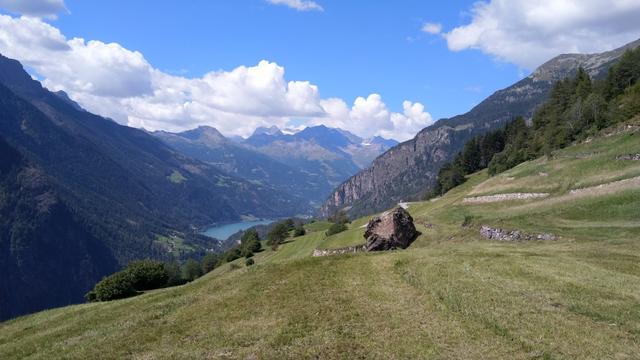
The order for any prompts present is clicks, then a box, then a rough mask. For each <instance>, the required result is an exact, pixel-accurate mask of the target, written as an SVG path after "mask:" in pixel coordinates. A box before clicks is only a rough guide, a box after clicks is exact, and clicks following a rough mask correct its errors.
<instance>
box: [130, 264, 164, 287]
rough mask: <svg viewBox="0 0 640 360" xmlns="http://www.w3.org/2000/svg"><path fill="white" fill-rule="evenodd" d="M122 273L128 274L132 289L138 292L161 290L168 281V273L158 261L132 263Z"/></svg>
mask: <svg viewBox="0 0 640 360" xmlns="http://www.w3.org/2000/svg"><path fill="white" fill-rule="evenodd" d="M124 271H125V272H127V273H128V274H129V278H130V279H131V283H132V285H133V288H134V289H136V290H138V291H143V290H151V289H158V288H161V287H163V286H165V285H167V280H169V273H168V272H167V270H166V269H165V267H164V264H163V263H161V262H159V261H154V260H139V261H133V262H131V263H129V265H128V266H127V268H126V269H125V270H124Z"/></svg>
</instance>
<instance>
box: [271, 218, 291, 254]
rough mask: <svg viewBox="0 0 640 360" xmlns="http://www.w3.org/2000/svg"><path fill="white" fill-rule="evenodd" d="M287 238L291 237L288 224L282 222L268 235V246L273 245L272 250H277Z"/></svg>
mask: <svg viewBox="0 0 640 360" xmlns="http://www.w3.org/2000/svg"><path fill="white" fill-rule="evenodd" d="M287 237H289V226H288V223H287V222H280V223H278V224H276V226H274V227H273V229H271V231H270V232H269V234H268V235H267V245H271V248H272V249H274V250H275V249H277V248H278V245H280V244H282V242H284V239H286V238H287Z"/></svg>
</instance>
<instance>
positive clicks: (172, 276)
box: [164, 262, 186, 286]
mask: <svg viewBox="0 0 640 360" xmlns="http://www.w3.org/2000/svg"><path fill="white" fill-rule="evenodd" d="M164 268H165V270H167V274H168V275H169V276H168V278H167V286H177V285H182V284H184V283H185V282H186V281H185V280H184V279H183V278H182V271H181V270H180V265H178V263H176V262H171V263H168V264H164Z"/></svg>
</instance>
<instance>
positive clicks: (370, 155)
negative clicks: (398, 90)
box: [244, 125, 397, 198]
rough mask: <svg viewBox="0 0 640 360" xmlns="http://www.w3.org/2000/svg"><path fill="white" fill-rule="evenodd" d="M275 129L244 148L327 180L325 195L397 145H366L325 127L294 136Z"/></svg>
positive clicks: (383, 142)
mask: <svg viewBox="0 0 640 360" xmlns="http://www.w3.org/2000/svg"><path fill="white" fill-rule="evenodd" d="M274 130H275V129H273V128H272V129H271V131H270V132H269V133H265V132H264V131H257V132H256V133H254V134H253V135H252V136H250V137H249V138H248V139H246V140H245V141H244V145H245V146H248V147H250V148H252V149H254V150H256V151H258V152H261V153H263V154H266V155H268V156H270V157H272V158H274V159H276V160H279V161H281V162H283V163H286V164H289V165H290V166H293V167H296V168H298V169H300V170H302V171H304V172H306V173H309V174H312V175H314V176H317V177H319V178H322V179H324V181H323V187H324V188H326V187H325V184H326V186H327V187H328V188H329V189H328V191H326V194H329V192H330V191H331V190H332V189H333V188H334V187H335V186H336V185H338V184H340V183H341V182H342V181H344V180H345V179H347V178H348V177H349V176H351V175H353V174H355V173H356V172H358V171H359V170H360V169H362V168H364V167H366V166H368V165H369V164H371V161H372V160H373V159H375V158H376V157H377V156H378V155H380V154H381V153H382V152H384V151H386V150H387V149H389V148H390V146H393V145H395V144H397V142H396V141H395V140H389V139H383V138H378V139H376V141H375V142H367V141H365V140H364V139H362V138H360V137H358V136H356V135H354V134H352V133H350V132H348V131H345V130H341V129H333V128H328V127H326V126H324V125H319V126H313V127H308V128H305V129H304V130H302V131H299V132H296V133H294V134H284V133H283V132H281V131H274ZM392 144H393V145H392ZM324 198H326V196H325V197H324Z"/></svg>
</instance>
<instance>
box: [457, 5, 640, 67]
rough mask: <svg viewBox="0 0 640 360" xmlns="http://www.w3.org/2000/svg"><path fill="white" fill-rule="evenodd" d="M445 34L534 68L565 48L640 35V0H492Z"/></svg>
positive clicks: (606, 45) (609, 45)
mask: <svg viewBox="0 0 640 360" xmlns="http://www.w3.org/2000/svg"><path fill="white" fill-rule="evenodd" d="M471 15H472V19H471V22H470V23H469V24H467V25H464V26H460V27H457V28H455V29H453V30H452V31H450V32H448V33H446V34H445V38H446V39H447V43H448V46H449V49H451V50H454V51H460V50H465V49H479V50H481V51H483V52H484V53H487V54H490V55H493V56H495V57H497V58H499V59H501V60H504V61H508V62H512V63H515V64H517V65H519V66H522V67H525V68H527V69H533V68H535V67H537V66H539V65H541V64H542V63H543V62H544V61H546V60H548V59H550V58H552V57H554V56H556V55H558V54H561V53H569V52H571V53H576V52H579V53H591V52H601V51H606V50H611V49H613V48H616V47H618V46H621V45H623V44H626V43H628V42H630V41H633V40H636V39H637V38H638V37H639V36H640V26H638V19H640V1H637V0H608V1H607V0H536V1H531V0H491V1H490V2H478V3H476V4H475V5H474V7H473V8H472V9H471Z"/></svg>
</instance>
